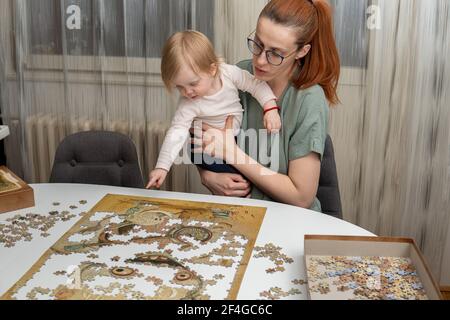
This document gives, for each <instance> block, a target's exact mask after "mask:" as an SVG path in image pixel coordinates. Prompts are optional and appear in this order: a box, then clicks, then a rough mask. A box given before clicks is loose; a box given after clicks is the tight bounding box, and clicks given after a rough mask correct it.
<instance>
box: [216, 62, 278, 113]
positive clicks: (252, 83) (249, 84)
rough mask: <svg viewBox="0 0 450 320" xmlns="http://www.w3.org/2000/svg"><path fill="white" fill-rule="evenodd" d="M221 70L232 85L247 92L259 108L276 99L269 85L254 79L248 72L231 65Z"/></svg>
mask: <svg viewBox="0 0 450 320" xmlns="http://www.w3.org/2000/svg"><path fill="white" fill-rule="evenodd" d="M223 68H224V70H225V71H226V72H227V74H228V75H229V77H230V78H231V81H232V82H233V84H234V85H235V86H236V87H237V88H238V89H239V90H241V91H244V92H249V93H250V94H251V95H252V96H253V97H255V99H256V100H257V101H258V102H259V104H260V105H261V106H264V104H266V103H267V102H269V101H270V100H276V99H277V97H276V96H275V95H274V93H273V91H272V89H270V87H269V85H268V84H267V83H266V82H265V81H261V80H258V79H256V78H255V76H253V75H252V74H251V73H250V72H248V71H246V70H243V69H241V68H239V67H237V66H233V65H224V66H223Z"/></svg>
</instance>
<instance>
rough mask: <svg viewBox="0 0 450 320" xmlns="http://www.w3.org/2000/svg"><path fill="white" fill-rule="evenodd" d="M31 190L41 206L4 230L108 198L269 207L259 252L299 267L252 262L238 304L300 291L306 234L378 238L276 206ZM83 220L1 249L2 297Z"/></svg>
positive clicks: (103, 190)
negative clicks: (279, 255) (276, 251)
mask: <svg viewBox="0 0 450 320" xmlns="http://www.w3.org/2000/svg"><path fill="white" fill-rule="evenodd" d="M31 187H32V188H33V189H34V195H35V201H36V206H35V207H34V208H28V209H22V210H18V211H15V212H8V213H4V214H1V215H0V224H2V223H4V222H5V220H6V219H8V218H11V217H14V216H16V215H17V214H20V215H25V214H27V213H37V214H47V213H48V212H50V211H52V210H55V207H54V206H53V203H54V202H59V203H60V205H59V207H58V209H60V210H62V209H63V208H68V207H69V206H70V205H76V206H77V207H78V208H76V209H73V210H71V209H68V210H69V211H71V212H73V213H75V214H78V213H81V212H83V211H88V210H90V209H91V208H92V207H93V206H94V205H95V204H96V203H97V202H98V201H99V200H101V199H102V198H103V197H104V196H105V195H106V194H108V193H112V194H123V195H135V196H145V197H155V198H169V199H180V200H190V201H200V202H215V203H224V204H239V205H250V206H260V207H266V208H267V211H266V215H265V218H264V221H263V223H262V225H261V229H260V232H259V235H258V238H257V240H256V244H255V246H264V245H265V244H268V243H273V244H275V245H277V246H279V247H281V248H282V252H283V253H284V254H286V255H287V256H288V257H291V258H292V259H294V262H293V263H291V264H285V265H284V267H285V268H286V270H285V271H284V272H276V273H273V274H268V273H266V271H265V270H266V269H267V268H270V267H273V262H271V261H269V260H268V259H266V258H253V257H252V258H251V259H250V261H249V264H248V266H247V270H246V272H245V275H244V278H243V281H242V284H241V287H240V290H239V294H238V299H263V298H262V297H261V296H260V293H261V292H263V291H266V290H269V289H270V288H274V287H278V288H281V289H282V290H284V291H289V289H292V288H293V287H294V285H293V284H292V280H293V279H305V280H306V273H305V266H304V260H303V259H304V258H303V236H304V235H305V234H323V235H354V236H373V234H372V233H370V232H368V231H366V230H364V229H362V228H360V227H358V226H355V225H353V224H350V223H348V222H345V221H343V220H339V219H336V218H333V217H331V216H327V215H324V214H319V213H316V212H314V211H310V210H306V209H301V208H298V207H294V206H289V205H284V204H280V203H276V202H268V201H260V200H252V199H243V198H229V197H218V196H211V195H201V194H189V193H177V192H166V191H154V190H145V189H132V188H121V187H111V186H98V185H81V184H34V185H31ZM80 200H86V201H87V203H86V204H85V205H81V204H80V203H79V201H80ZM79 218H80V217H79V216H78V215H77V217H76V218H73V219H71V220H69V221H67V222H60V223H57V224H56V225H55V226H54V227H53V228H52V229H50V230H49V231H48V233H50V236H48V237H41V236H40V235H39V232H37V233H36V235H34V236H33V240H32V241H31V242H25V241H23V242H20V243H17V244H16V245H15V246H14V247H11V248H6V247H5V246H4V245H3V243H0V275H1V276H0V296H1V295H2V294H4V293H5V292H6V291H7V290H8V289H9V288H10V287H11V286H12V285H13V284H14V283H15V282H17V281H18V280H19V279H20V278H21V277H22V276H23V275H24V274H25V272H26V271H28V269H29V268H30V267H31V266H32V265H33V264H34V263H35V262H36V261H37V260H38V259H39V258H40V257H41V256H42V255H43V254H44V252H45V251H46V250H47V249H48V248H49V247H50V246H51V245H53V244H54V243H55V242H56V241H57V240H58V239H59V238H60V237H61V236H62V235H64V233H65V232H67V231H68V230H69V229H70V228H71V227H72V226H73V225H74V224H75V223H76V222H77V221H78V220H79ZM297 288H298V289H299V290H300V291H301V292H302V293H301V294H297V295H291V296H289V297H286V298H287V299H306V298H307V293H306V287H305V286H298V287H297Z"/></svg>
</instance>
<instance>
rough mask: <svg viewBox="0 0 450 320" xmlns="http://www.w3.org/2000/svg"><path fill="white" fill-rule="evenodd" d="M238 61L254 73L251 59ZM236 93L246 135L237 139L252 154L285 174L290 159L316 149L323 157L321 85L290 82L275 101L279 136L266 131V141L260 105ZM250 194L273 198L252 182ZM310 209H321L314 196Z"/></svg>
mask: <svg viewBox="0 0 450 320" xmlns="http://www.w3.org/2000/svg"><path fill="white" fill-rule="evenodd" d="M237 65H238V66H239V67H240V68H241V69H244V70H247V71H249V72H250V73H252V74H253V68H252V62H251V60H245V61H241V62H239V63H238V64H237ZM239 96H240V99H241V104H242V106H243V107H244V115H243V119H242V129H243V130H244V131H245V132H246V135H245V136H244V135H243V132H242V131H241V133H240V134H239V137H238V141H245V143H244V145H242V144H240V145H241V147H242V148H243V150H244V151H245V152H246V153H247V154H249V155H250V156H251V157H252V158H254V159H255V160H257V161H258V162H259V163H260V164H262V165H263V166H265V167H268V168H271V169H272V170H274V171H278V172H279V173H281V174H284V175H287V174H288V166H289V161H292V160H295V159H299V158H302V157H305V156H307V155H308V154H309V153H311V152H316V153H317V154H319V155H320V159H322V156H323V151H324V148H325V139H326V136H327V130H328V102H327V99H326V97H325V93H324V91H323V89H322V87H321V86H319V85H315V86H313V87H310V88H308V89H305V90H297V89H295V88H294V87H293V86H292V85H289V86H288V87H287V88H286V89H285V91H284V93H283V95H282V96H281V97H280V99H279V101H278V105H279V106H280V107H281V111H280V112H281V113H280V115H281V124H282V128H281V131H280V134H279V139H275V138H274V136H275V135H272V140H271V138H270V135H268V136H266V137H269V138H268V140H267V141H268V142H267V143H265V144H264V140H263V139H261V138H262V137H263V135H260V134H259V130H260V129H264V122H263V110H262V107H261V105H260V104H259V103H258V102H257V101H256V100H255V98H253V97H252V96H251V94H249V93H246V92H240V95H239ZM248 129H256V130H257V132H258V133H257V134H253V139H255V136H256V141H258V143H253V142H252V143H249V141H250V139H249V138H246V137H249V136H250V134H249V132H248V131H247V130H248ZM261 140H262V142H261ZM277 140H278V145H277ZM251 141H254V140H251ZM271 141H272V142H271ZM271 148H276V149H278V150H279V152H278V159H275V156H276V155H274V156H271ZM270 158H272V160H270ZM274 159H275V160H274ZM277 160H278V163H276V162H277ZM280 187H281V186H280ZM251 196H252V198H253V199H260V200H268V201H274V200H273V199H271V198H270V197H269V196H268V195H266V194H264V193H262V192H261V191H260V190H259V189H257V188H256V187H254V186H253V189H252V194H251ZM310 209H311V210H315V211H318V212H321V206H320V202H319V200H318V199H317V198H315V199H314V203H313V205H312V206H311V208H310Z"/></svg>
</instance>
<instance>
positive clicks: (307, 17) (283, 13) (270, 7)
mask: <svg viewBox="0 0 450 320" xmlns="http://www.w3.org/2000/svg"><path fill="white" fill-rule="evenodd" d="M260 17H267V18H269V19H271V20H272V21H274V22H275V23H278V24H281V25H284V26H287V27H291V28H293V29H295V30H296V31H297V34H298V36H297V44H298V46H299V49H301V48H302V47H303V46H305V45H307V44H309V45H311V49H310V51H309V53H308V54H307V55H306V56H305V57H303V58H302V59H301V61H299V66H300V70H299V72H296V73H294V76H293V78H292V79H291V81H292V84H293V85H294V87H296V88H297V89H307V88H309V87H312V86H314V85H316V84H319V85H320V86H321V87H322V88H323V90H324V92H325V96H326V98H327V100H328V101H329V103H330V104H331V105H336V104H338V103H339V98H338V96H337V93H336V91H337V86H338V81H339V73H340V61H339V54H338V51H337V47H336V41H335V39H334V32H333V17H332V10H331V6H330V4H329V3H328V2H327V1H326V0H272V1H270V2H269V3H268V4H267V5H266V7H265V8H264V9H263V11H262V12H261V15H260Z"/></svg>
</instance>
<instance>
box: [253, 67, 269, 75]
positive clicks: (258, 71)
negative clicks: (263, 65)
mask: <svg viewBox="0 0 450 320" xmlns="http://www.w3.org/2000/svg"><path fill="white" fill-rule="evenodd" d="M255 71H256V73H260V74H266V73H267V71H264V70H261V69H260V68H258V67H255Z"/></svg>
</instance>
